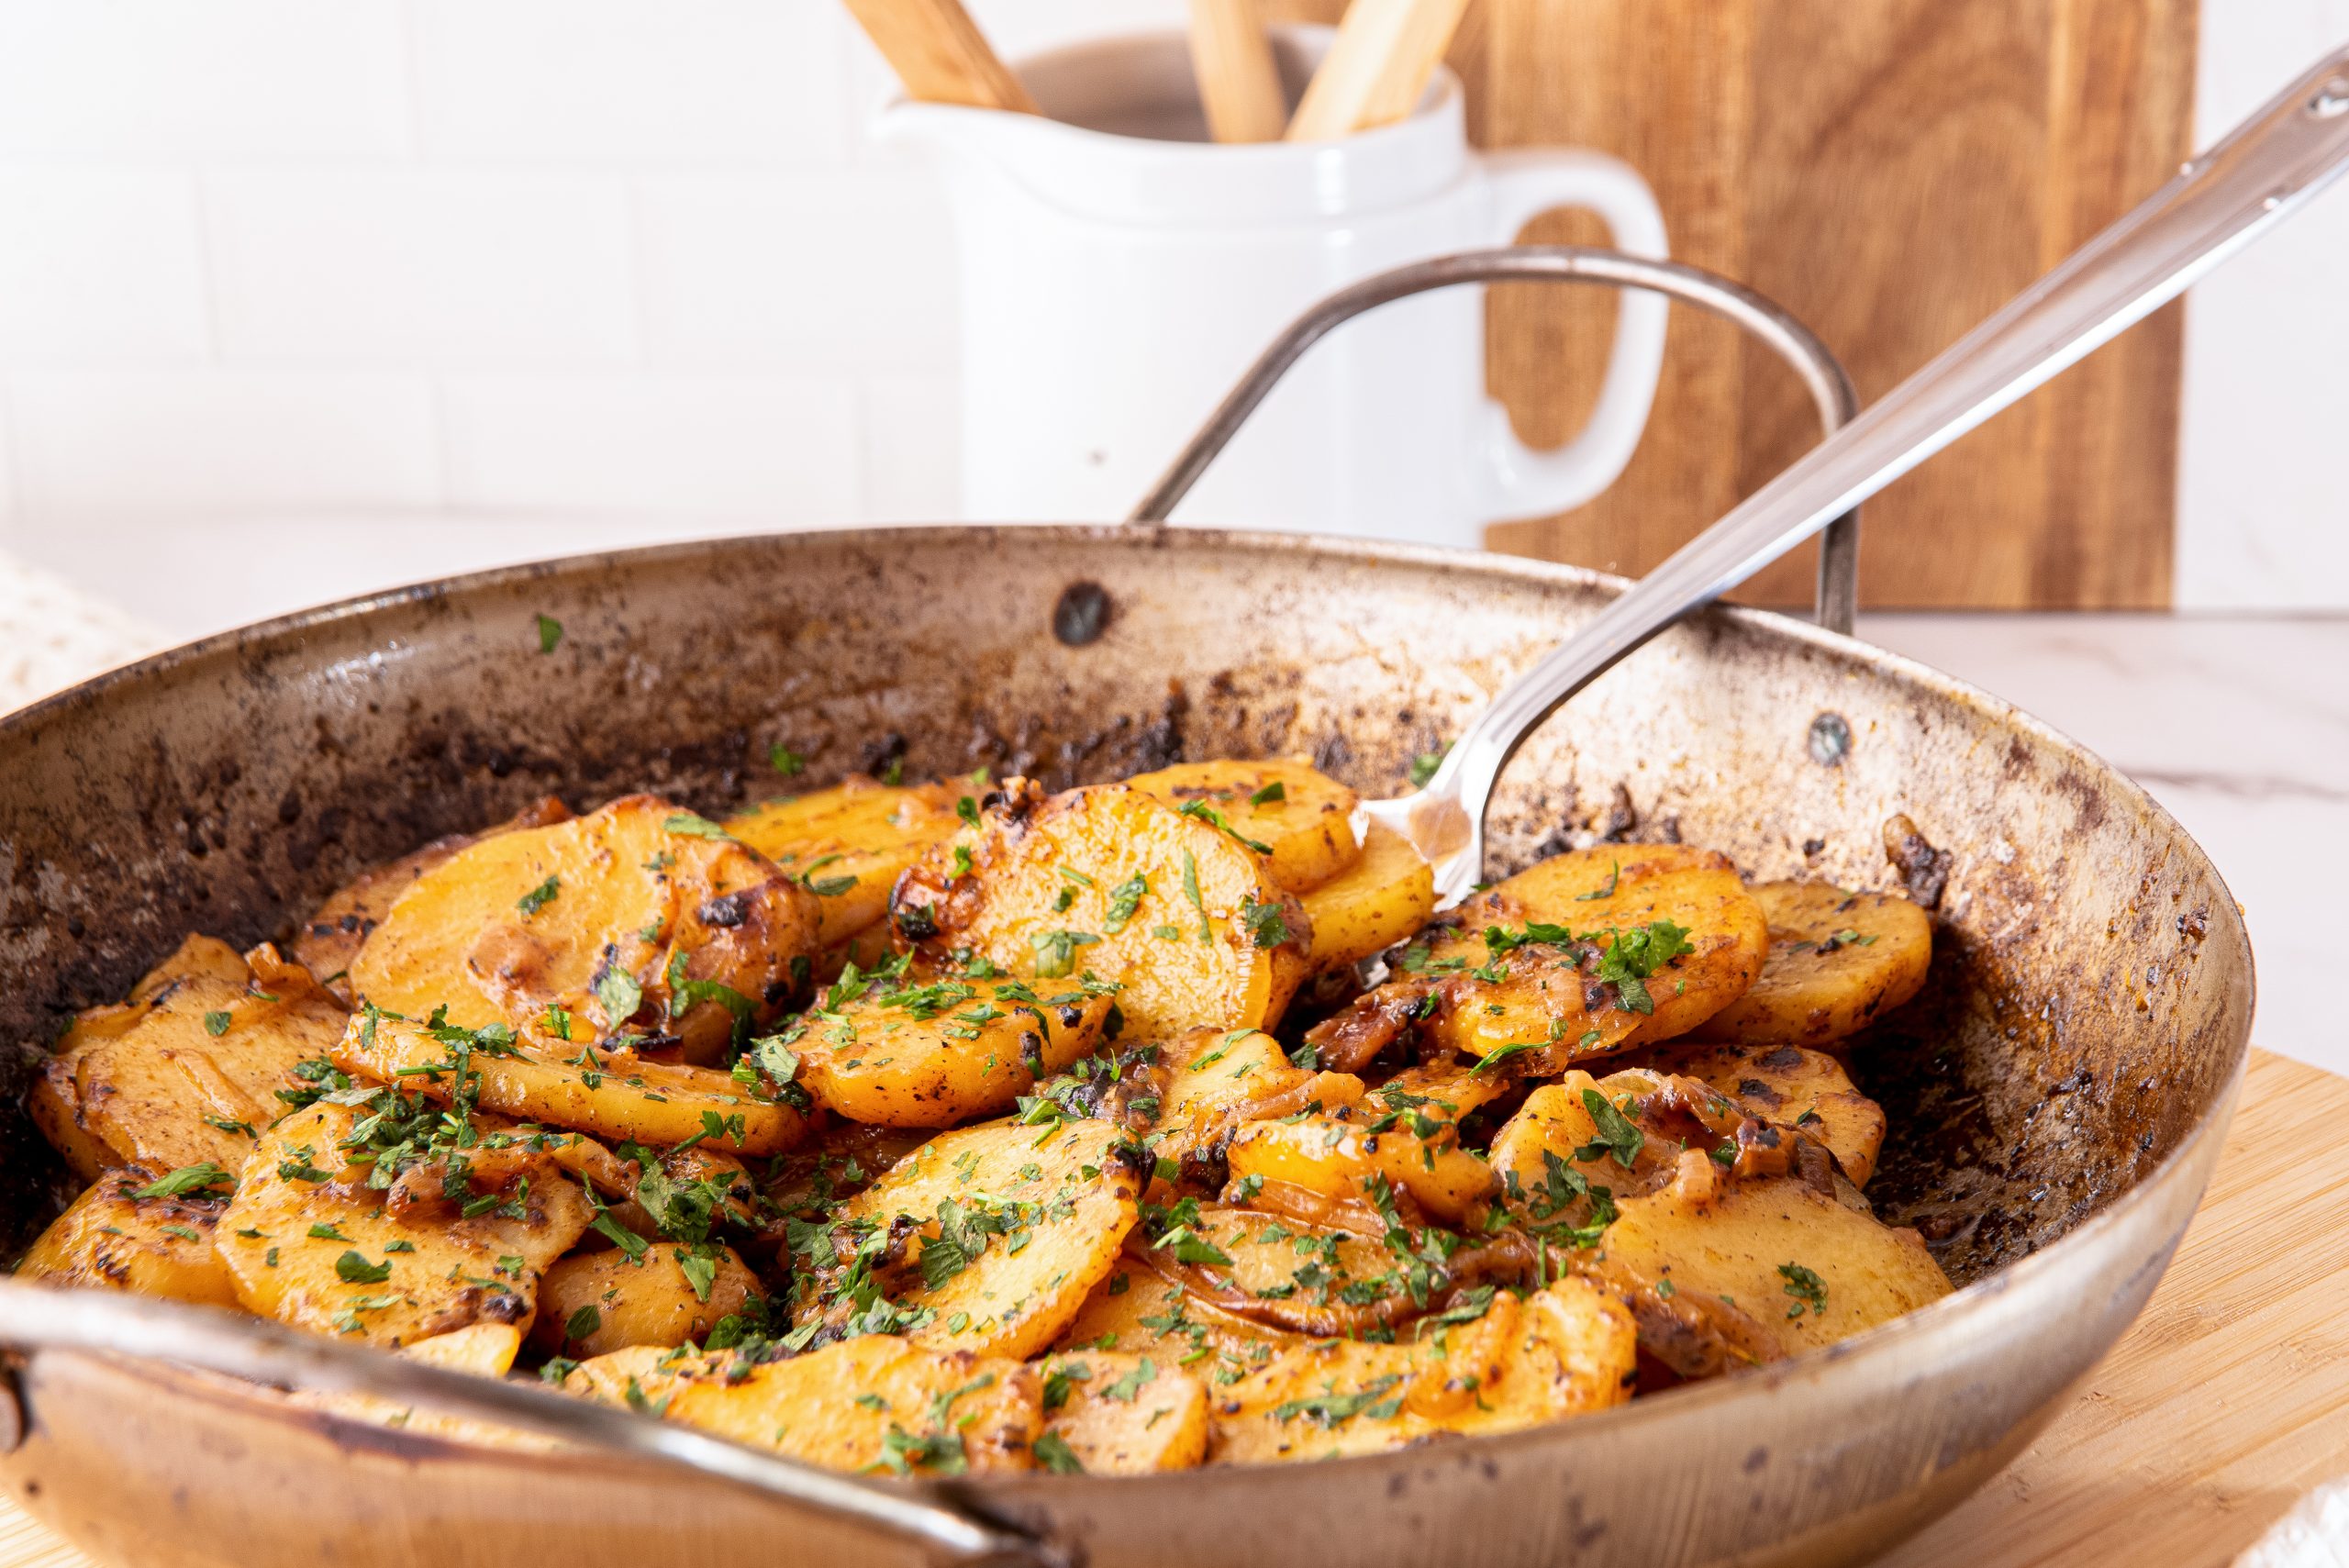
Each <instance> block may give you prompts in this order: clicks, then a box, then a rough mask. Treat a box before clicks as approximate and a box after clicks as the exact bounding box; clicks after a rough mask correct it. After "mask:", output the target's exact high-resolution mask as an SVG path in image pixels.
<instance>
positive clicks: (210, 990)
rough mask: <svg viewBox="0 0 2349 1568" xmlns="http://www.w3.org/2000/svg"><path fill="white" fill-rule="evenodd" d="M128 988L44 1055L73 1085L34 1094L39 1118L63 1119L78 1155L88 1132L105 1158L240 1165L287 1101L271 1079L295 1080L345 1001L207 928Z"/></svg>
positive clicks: (86, 1155) (85, 1153)
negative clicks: (55, 1053)
mask: <svg viewBox="0 0 2349 1568" xmlns="http://www.w3.org/2000/svg"><path fill="white" fill-rule="evenodd" d="M248 965H250V967H248ZM232 966H233V967H232ZM134 997H135V999H134V1000H133V1001H132V1002H131V1003H129V1004H128V1005H127V1006H123V1007H118V1008H115V1007H109V1008H100V1009H97V1010H96V1011H97V1013H98V1014H99V1015H100V1016H99V1017H95V1018H91V1019H90V1020H89V1025H90V1027H88V1028H86V1029H85V1028H83V1027H81V1026H79V1025H77V1027H76V1028H75V1029H73V1030H72V1032H70V1033H69V1034H68V1035H67V1036H66V1038H65V1040H63V1041H61V1048H62V1049H63V1051H65V1052H66V1054H65V1055H64V1056H62V1057H61V1058H59V1059H58V1060H57V1062H54V1063H52V1064H51V1065H52V1066H53V1067H59V1068H63V1067H65V1066H67V1065H68V1064H70V1069H71V1073H72V1079H71V1082H70V1085H65V1084H55V1085H52V1086H51V1087H50V1092H49V1093H48V1094H47V1095H42V1096H39V1102H37V1103H40V1102H45V1103H40V1108H39V1110H37V1112H36V1114H37V1115H39V1116H41V1118H42V1120H43V1121H44V1123H48V1122H50V1121H51V1120H52V1119H54V1120H56V1121H57V1122H58V1123H59V1124H60V1125H61V1127H62V1128H63V1129H67V1135H68V1137H69V1140H71V1141H70V1142H69V1144H68V1149H69V1153H72V1151H73V1150H75V1149H77V1148H78V1149H79V1150H80V1152H79V1153H78V1154H77V1155H74V1156H73V1157H74V1162H75V1163H76V1164H79V1163H82V1162H84V1161H86V1160H88V1159H90V1158H93V1157H95V1150H93V1149H92V1148H91V1147H90V1144H89V1143H84V1142H83V1141H82V1139H81V1137H80V1136H79V1135H83V1134H85V1135H86V1136H87V1139H88V1140H91V1142H94V1143H95V1144H96V1145H103V1146H104V1147H105V1149H106V1150H107V1151H109V1152H110V1154H111V1155H112V1159H110V1160H109V1161H108V1163H110V1164H138V1165H140V1166H143V1167H145V1168H146V1169H148V1170H150V1171H172V1170H177V1169H179V1168H180V1167H182V1166H185V1165H198V1164H202V1163H204V1162H206V1161H209V1162H212V1163H214V1164H217V1165H219V1166H221V1167H223V1168H224V1169H227V1170H230V1171H234V1170H236V1169H238V1168H239V1166H241V1165H242V1164H243V1163H244V1162H245V1157H246V1156H247V1155H248V1154H250V1153H251V1152H252V1148H253V1140H254V1138H255V1136H256V1135H257V1133H258V1131H259V1129H262V1128H264V1127H266V1126H268V1125H269V1122H270V1121H271V1119H272V1118H274V1117H275V1116H276V1115H277V1114H278V1113H279V1112H280V1111H282V1110H284V1108H285V1107H284V1104H283V1103H282V1102H280V1101H279V1099H278V1098H277V1091H278V1090H279V1089H295V1088H298V1087H299V1086H300V1081H299V1080H298V1079H296V1078H295V1076H294V1075H293V1074H294V1068H295V1065H296V1064H297V1063H299V1062H305V1061H309V1060H312V1059H315V1058H317V1057H321V1056H324V1055H325V1054H326V1052H327V1050H328V1047H330V1046H331V1045H333V1043H334V1041H335V1039H336V1037H337V1036H339V1035H340V1034H341V1032H342V1027H343V1019H344V1013H343V1010H342V1005H341V1004H340V1002H337V1001H336V1000H335V999H334V997H333V996H331V995H328V993H327V992H326V991H325V990H324V989H323V988H321V987H320V986H319V985H318V984H317V983H316V982H315V981H313V980H312V979H311V978H310V975H309V972H308V971H307V970H306V969H304V968H302V966H301V965H299V964H296V963H289V962H285V961H284V959H281V958H279V957H278V955H277V950H276V949H275V948H273V947H271V946H269V945H268V944H267V943H263V944H262V946H260V947H257V948H255V949H253V951H251V952H250V954H249V955H247V957H246V958H245V959H239V958H238V957H237V956H236V954H235V953H234V952H233V951H230V950H229V949H228V948H227V947H226V946H225V945H224V944H221V943H218V942H215V941H213V940H211V939H210V938H208V937H204V938H199V937H191V938H189V939H188V940H187V941H186V942H185V943H184V944H183V945H182V946H181V948H180V951H178V952H176V953H174V954H173V955H172V957H171V958H169V959H167V960H165V961H164V962H163V963H162V965H161V967H159V968H158V969H157V970H156V971H155V972H154V973H151V974H150V975H149V976H148V977H147V978H146V980H145V981H143V982H141V983H140V985H139V990H138V991H137V992H136V993H134ZM60 1076H61V1074H60Z"/></svg>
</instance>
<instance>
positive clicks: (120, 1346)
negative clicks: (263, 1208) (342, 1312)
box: [0, 1280, 1071, 1568]
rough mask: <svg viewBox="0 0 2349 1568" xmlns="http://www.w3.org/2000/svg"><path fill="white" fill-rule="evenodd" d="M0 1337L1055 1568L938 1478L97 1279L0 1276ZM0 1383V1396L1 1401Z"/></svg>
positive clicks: (28, 1351)
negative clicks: (780, 1450)
mask: <svg viewBox="0 0 2349 1568" xmlns="http://www.w3.org/2000/svg"><path fill="white" fill-rule="evenodd" d="M0 1345H5V1346H6V1347H8V1348H9V1349H11V1350H14V1351H17V1352H19V1353H21V1354H25V1355H28V1356H31V1355H38V1354H39V1352H41V1351H86V1352H94V1353H97V1354H102V1355H108V1356H117V1357H125V1358H128V1359H130V1360H134V1361H158V1362H171V1363H173V1364H174V1365H178V1366H185V1367H195V1368H198V1369H200V1370H202V1371H205V1372H213V1373H224V1374H226V1375H228V1376H230V1377H237V1378H242V1379H245V1380H247V1381H250V1382H256V1383H263V1384H271V1385H277V1386H281V1387H292V1388H302V1389H306V1390H322V1391H327V1392H334V1393H348V1394H372V1395H375V1396H380V1397H382V1398H385V1399H393V1400H397V1401H399V1402H400V1403H402V1404H406V1405H416V1406H422V1407H428V1408H430V1409H433V1410H438V1411H442V1412H445V1413H447V1414H450V1415H453V1416H463V1417H467V1418H472V1419H473V1420H478V1421H486V1422H491V1423H494V1424H495V1425H498V1426H503V1427H510V1428H514V1429H518V1430H521V1431H527V1432H532V1433H535V1434H537V1435H539V1436H541V1437H550V1438H555V1439H559V1440H562V1441H565V1442H571V1443H576V1444H578V1445H579V1446H581V1447H583V1448H591V1449H599V1450H601V1451H604V1452H607V1453H614V1454H621V1455H625V1456H627V1457H629V1458H630V1459H636V1460H653V1461H656V1462H661V1463H664V1464H669V1465H674V1467H676V1469H677V1470H679V1471H680V1472H682V1473H692V1474H697V1475H702V1476H710V1477H715V1478H717V1479H718V1480H720V1481H723V1482H726V1483H728V1484H729V1485H735V1486H740V1487H743V1488H745V1489H747V1490H750V1491H752V1492H756V1493H759V1494H761V1495H762V1496H766V1497H769V1498H772V1499H774V1500H775V1501H777V1502H780V1503H783V1504H785V1505H786V1506H787V1507H792V1508H796V1509H801V1510H805V1511H810V1512H815V1513H819V1514H824V1515H827V1516H829V1517H830V1518H833V1519H835V1520H838V1521H840V1522H841V1523H843V1524H846V1525H848V1526H850V1527H852V1528H854V1529H861V1530H865V1531H869V1532H871V1533H872V1534H873V1535H874V1536H876V1537H880V1538H885V1539H886V1540H888V1541H890V1542H891V1543H892V1544H894V1545H898V1546H912V1547H914V1548H916V1549H917V1550H918V1551H921V1552H922V1553H923V1554H924V1555H925V1556H927V1557H929V1558H930V1559H931V1560H932V1561H935V1562H953V1563H969V1564H988V1565H998V1564H999V1565H1003V1568H1010V1565H1013V1564H1025V1565H1029V1568H1068V1565H1069V1563H1070V1562H1071V1557H1070V1554H1069V1553H1068V1552H1067V1551H1064V1550H1063V1549H1061V1548H1060V1547H1058V1546H1056V1545H1054V1544H1053V1543H1052V1542H1050V1541H1047V1540H1040V1539H1038V1538H1037V1537H1035V1536H1032V1535H1029V1534H1027V1533H1025V1532H1024V1531H1022V1530H1019V1529H1016V1528H1014V1527H1012V1526H1009V1525H1006V1524H1001V1523H998V1522H996V1521H994V1520H991V1519H988V1518H983V1517H982V1516H981V1515H980V1514H979V1513H978V1512H977V1511H976V1510H975V1509H974V1508H973V1507H971V1506H970V1500H969V1498H968V1497H967V1496H963V1495H962V1494H960V1493H959V1492H958V1491H957V1490H956V1489H954V1488H953V1486H952V1485H951V1484H950V1483H930V1484H928V1485H915V1484H910V1483H902V1482H889V1481H868V1480H864V1479H862V1478H860V1477H857V1476H852V1475H842V1474H841V1473H837V1472H834V1471H829V1470H819V1469H817V1468H816V1467H815V1466H813V1465H807V1464H801V1463H799V1462H796V1461H794V1460H788V1459H784V1458H782V1457H780V1456H778V1455H775V1454H771V1453H763V1452H761V1451H758V1450H756V1449H751V1448H745V1447H744V1446H742V1445H741V1444H740V1443H736V1442H732V1441H729V1440H727V1439H724V1438H719V1437H714V1436H712V1435H710V1434H709V1433H707V1432H703V1431H696V1429H693V1428H691V1427H684V1426H674V1425H672V1424H670V1423H669V1422H666V1421H662V1420H661V1419H659V1418H656V1417H652V1416H644V1415H639V1414H637V1413H636V1412H634V1411H631V1410H621V1409H616V1408H614V1407H609V1406H605V1405H596V1404H591V1403H589V1402H588V1401H586V1400H584V1399H580V1398H575V1397H573V1396H570V1395H567V1394H557V1393H555V1392H554V1391H553V1390H552V1389H549V1388H542V1387H538V1386H534V1385H529V1384H527V1383H518V1382H512V1381H500V1380H496V1379H492V1378H485V1377H481V1376H477V1375H475V1374H473V1373H462V1372H451V1371H449V1370H447V1369H446V1368H443V1367H436V1366H428V1365H426V1364H424V1363H423V1362H414V1361H408V1360H406V1359H404V1358H402V1357H399V1356H394V1355H389V1354H386V1353H384V1351H378V1350H371V1349H369V1348H367V1347H364V1346H361V1345H349V1344H343V1343H340V1342H339V1341H336V1340H328V1339H323V1338H320V1337H319V1336H317V1335H315V1334H306V1333H301V1332H299V1331H297V1330H295V1329H287V1328H284V1327H282V1326H281V1325H278V1324H275V1323H270V1322H264V1321H262V1320H261V1319H258V1318H246V1317H242V1316H239V1315H238V1314H234V1313H229V1312H226V1311H223V1310H221V1309H219V1308H217V1307H193V1306H189V1305H186V1304H184V1303H182V1302H175V1301H163V1300H158V1299H156V1298H154V1297H150V1296H128V1295H124V1294H122V1293H120V1292H117V1291H110V1290H55V1289H51V1288H50V1287H49V1286H46V1285H35V1284H23V1283H20V1282H18V1281H15V1280H0ZM14 1398H15V1396H14V1395H13V1393H6V1394H0V1404H7V1405H13V1403H14ZM0 1415H8V1416H15V1417H16V1418H17V1419H15V1420H13V1421H6V1422H5V1423H0V1436H5V1438H6V1440H5V1442H0V1448H5V1447H13V1446H14V1445H15V1442H16V1441H17V1440H20V1439H21V1435H22V1429H23V1426H22V1416H23V1413H22V1412H21V1411H17V1410H14V1409H9V1410H4V1411H0Z"/></svg>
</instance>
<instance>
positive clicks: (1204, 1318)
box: [1059, 1253, 1295, 1385]
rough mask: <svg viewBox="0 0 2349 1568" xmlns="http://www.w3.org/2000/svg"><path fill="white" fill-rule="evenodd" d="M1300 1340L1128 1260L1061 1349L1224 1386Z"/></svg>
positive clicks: (1096, 1290) (1100, 1289)
mask: <svg viewBox="0 0 2349 1568" xmlns="http://www.w3.org/2000/svg"><path fill="white" fill-rule="evenodd" d="M1159 1256H1161V1257H1166V1259H1167V1261H1168V1262H1170V1263H1171V1262H1172V1261H1173V1260H1172V1258H1171V1257H1169V1256H1167V1255H1166V1254H1163V1253H1162V1254H1159ZM1294 1339H1295V1336H1294V1335H1291V1334H1288V1333H1286V1332H1284V1331H1282V1330H1281V1329H1274V1328H1270V1327H1267V1326H1266V1325H1264V1324H1262V1323H1258V1322H1256V1321H1254V1320H1252V1319H1251V1318H1242V1317H1241V1316H1240V1315H1239V1314H1238V1313H1235V1312H1227V1311H1225V1310H1224V1309H1223V1308H1222V1307H1218V1306H1216V1305H1215V1304H1214V1303H1213V1302H1211V1301H1208V1300H1204V1299H1202V1298H1200V1297H1197V1296H1193V1295H1191V1294H1190V1293H1189V1292H1188V1291H1186V1290H1185V1289H1184V1287H1183V1286H1182V1284H1180V1283H1179V1282H1177V1281H1175V1280H1173V1279H1170V1278H1168V1277H1167V1276H1166V1275H1165V1274H1163V1273H1160V1272H1159V1271H1158V1270H1157V1268H1156V1267H1154V1266H1153V1265H1152V1264H1151V1263H1148V1262H1142V1261H1141V1260H1140V1259H1138V1258H1135V1257H1132V1256H1127V1257H1124V1258H1120V1259H1119V1260H1118V1263H1117V1266H1116V1267H1115V1268H1113V1269H1111V1270H1110V1271H1109V1273H1108V1277H1107V1278H1105V1279H1103V1280H1102V1281H1101V1283H1100V1284H1097V1285H1095V1286H1094V1287H1093V1294H1092V1295H1091V1296H1087V1297H1085V1306H1084V1307H1083V1308H1082V1309H1081V1310H1080V1311H1079V1312H1078V1313H1077V1315H1076V1317H1075V1318H1074V1320H1073V1321H1072V1322H1071V1323H1070V1324H1069V1326H1068V1328H1067V1329H1065V1330H1064V1331H1063V1333H1062V1335H1061V1339H1060V1344H1059V1349H1060V1350H1062V1351H1109V1350H1114V1351H1130V1352H1132V1353H1134V1354H1137V1355H1148V1356H1150V1357H1152V1359H1153V1360H1155V1361H1157V1362H1159V1363H1160V1364H1161V1365H1164V1366H1182V1367H1186V1368H1188V1369H1190V1370H1191V1371H1192V1372H1194V1373H1197V1375H1199V1376H1201V1377H1204V1378H1207V1379H1208V1381H1210V1382H1212V1383H1216V1384H1218V1385H1220V1384H1225V1383H1230V1382H1232V1381H1234V1380H1235V1379H1237V1378H1238V1377H1239V1376H1240V1374H1241V1373H1244V1372H1246V1371H1247V1370H1248V1369H1249V1368H1250V1367H1252V1366H1257V1365H1261V1364H1263V1362H1264V1361H1265V1360H1266V1359H1267V1358H1268V1357H1270V1356H1271V1355H1272V1353H1273V1350H1274V1348H1275V1346H1276V1345H1281V1344H1287V1343H1290V1342H1292V1341H1293V1340H1294Z"/></svg>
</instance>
